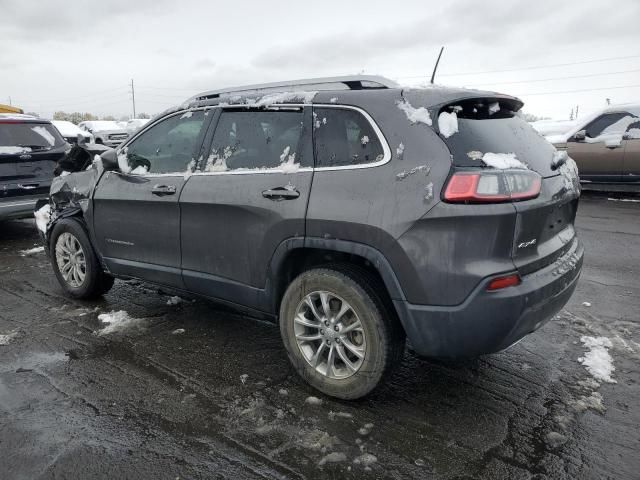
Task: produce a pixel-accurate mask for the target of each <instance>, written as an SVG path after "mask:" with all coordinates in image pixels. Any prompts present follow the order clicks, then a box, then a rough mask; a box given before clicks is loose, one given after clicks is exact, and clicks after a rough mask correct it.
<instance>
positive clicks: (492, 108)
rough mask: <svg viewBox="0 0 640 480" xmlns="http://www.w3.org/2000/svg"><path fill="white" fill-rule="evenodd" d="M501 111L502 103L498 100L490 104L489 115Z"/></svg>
mask: <svg viewBox="0 0 640 480" xmlns="http://www.w3.org/2000/svg"><path fill="white" fill-rule="evenodd" d="M499 111H500V104H499V103H498V102H493V103H490V104H489V115H493V114H494V113H498V112H499Z"/></svg>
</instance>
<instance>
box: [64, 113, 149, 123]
mask: <svg viewBox="0 0 640 480" xmlns="http://www.w3.org/2000/svg"><path fill="white" fill-rule="evenodd" d="M136 118H151V115H149V114H147V113H140V114H138V115H137V117H136ZM53 119H54V120H66V121H68V122H72V123H75V124H78V123H80V122H86V121H89V120H111V121H127V120H129V117H127V116H123V117H119V118H116V117H114V116H113V115H105V116H102V117H100V116H99V115H94V114H92V113H88V112H85V113H81V112H73V113H67V112H62V111H59V112H55V113H54V114H53Z"/></svg>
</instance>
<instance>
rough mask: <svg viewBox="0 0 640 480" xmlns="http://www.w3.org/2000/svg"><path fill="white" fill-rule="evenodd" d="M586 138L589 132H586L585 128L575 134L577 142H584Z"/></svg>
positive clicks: (574, 137)
mask: <svg viewBox="0 0 640 480" xmlns="http://www.w3.org/2000/svg"><path fill="white" fill-rule="evenodd" d="M585 138H587V132H585V131H584V130H580V131H579V132H576V133H575V134H574V135H573V139H574V140H575V141H576V142H582V141H583V140H584V139H585Z"/></svg>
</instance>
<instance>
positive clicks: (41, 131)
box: [31, 126, 56, 147]
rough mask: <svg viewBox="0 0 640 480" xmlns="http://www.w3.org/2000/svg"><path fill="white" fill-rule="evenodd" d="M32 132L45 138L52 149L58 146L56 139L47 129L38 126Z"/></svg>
mask: <svg viewBox="0 0 640 480" xmlns="http://www.w3.org/2000/svg"><path fill="white" fill-rule="evenodd" d="M31 130H33V131H34V132H36V133H37V134H38V135H40V136H41V137H42V138H44V139H45V140H46V141H47V143H48V144H49V145H51V146H52V147H53V146H54V145H55V144H56V138H55V137H54V136H53V135H51V133H50V132H49V131H48V130H47V129H46V128H44V127H41V126H38V127H32V128H31Z"/></svg>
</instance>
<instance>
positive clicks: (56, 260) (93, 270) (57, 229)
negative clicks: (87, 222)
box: [49, 218, 114, 299]
mask: <svg viewBox="0 0 640 480" xmlns="http://www.w3.org/2000/svg"><path fill="white" fill-rule="evenodd" d="M76 249H77V252H76V254H75V255H71V256H73V257H74V258H75V260H74V265H76V266H77V269H76V273H73V272H72V271H71V270H73V268H71V270H68V269H67V271H66V272H65V273H63V271H62V270H63V269H65V266H67V265H68V264H69V262H67V261H65V258H68V257H69V256H70V255H69V254H68V253H67V252H74V251H76ZM49 253H50V255H49V257H50V258H51V265H52V266H53V271H54V273H55V275H56V278H57V279H58V282H59V283H60V285H61V286H62V288H63V289H64V290H65V292H66V293H67V294H68V295H69V296H71V297H73V298H79V299H93V298H98V297H100V296H101V295H103V294H105V293H107V292H108V291H109V290H110V289H111V287H112V286H113V281H114V279H113V277H112V276H111V275H108V274H107V273H105V272H104V271H103V270H102V267H101V266H100V262H99V261H98V257H97V256H96V253H95V251H94V249H93V247H92V246H91V242H90V241H89V236H88V235H87V233H86V231H85V229H84V227H83V226H82V225H81V224H80V222H78V221H77V220H74V219H71V218H65V219H62V220H60V221H59V222H57V223H56V224H55V226H54V227H53V230H52V232H51V237H50V243H49ZM83 264H84V265H83ZM83 267H84V268H83ZM82 273H84V275H82ZM65 275H66V277H65Z"/></svg>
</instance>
